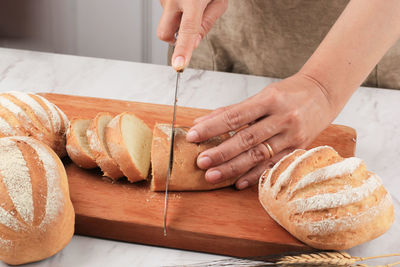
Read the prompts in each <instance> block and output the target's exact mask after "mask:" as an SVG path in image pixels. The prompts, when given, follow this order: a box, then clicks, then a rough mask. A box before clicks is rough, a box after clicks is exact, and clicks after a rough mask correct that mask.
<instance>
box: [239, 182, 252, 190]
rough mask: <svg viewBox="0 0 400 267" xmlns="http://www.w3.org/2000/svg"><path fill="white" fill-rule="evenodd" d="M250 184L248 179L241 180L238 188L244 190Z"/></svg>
mask: <svg viewBox="0 0 400 267" xmlns="http://www.w3.org/2000/svg"><path fill="white" fill-rule="evenodd" d="M248 186H249V182H248V181H247V180H244V181H241V182H240V183H239V184H238V186H237V189H239V190H243V189H245V188H246V187H248Z"/></svg>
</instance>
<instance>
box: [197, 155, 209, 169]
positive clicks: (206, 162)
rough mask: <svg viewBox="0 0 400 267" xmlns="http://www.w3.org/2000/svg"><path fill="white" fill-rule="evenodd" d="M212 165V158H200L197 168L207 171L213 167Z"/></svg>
mask: <svg viewBox="0 0 400 267" xmlns="http://www.w3.org/2000/svg"><path fill="white" fill-rule="evenodd" d="M211 163H212V162H211V158H210V157H207V156H200V157H199V158H198V159H197V166H199V168H201V169H207V168H208V167H210V166H211Z"/></svg>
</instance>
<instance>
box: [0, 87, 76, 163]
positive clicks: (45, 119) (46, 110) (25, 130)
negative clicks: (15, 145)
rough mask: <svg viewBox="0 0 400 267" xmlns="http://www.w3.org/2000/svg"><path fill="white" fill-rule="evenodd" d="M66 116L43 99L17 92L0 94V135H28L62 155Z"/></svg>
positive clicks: (66, 124)
mask: <svg viewBox="0 0 400 267" xmlns="http://www.w3.org/2000/svg"><path fill="white" fill-rule="evenodd" d="M68 124H69V121H68V118H67V116H66V115H65V114H64V113H63V112H62V111H61V110H60V109H59V108H58V107H57V106H56V105H54V104H53V103H51V102H50V101H48V100H47V99H46V98H44V97H42V96H39V95H36V94H33V93H25V92H18V91H9V92H4V93H1V94H0V137H6V136H29V137H33V138H35V139H37V140H40V141H42V142H44V143H45V144H46V145H48V146H50V147H51V148H52V149H53V150H54V151H55V152H56V153H57V155H58V156H59V157H60V158H61V157H63V156H65V155H66V150H65V142H66V136H65V132H66V129H67V128H68Z"/></svg>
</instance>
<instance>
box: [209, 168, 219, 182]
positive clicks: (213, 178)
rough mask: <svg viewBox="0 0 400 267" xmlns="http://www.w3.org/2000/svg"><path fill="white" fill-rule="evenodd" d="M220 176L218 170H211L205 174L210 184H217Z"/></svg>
mask: <svg viewBox="0 0 400 267" xmlns="http://www.w3.org/2000/svg"><path fill="white" fill-rule="evenodd" d="M221 176H222V174H221V172H220V171H218V170H213V171H210V172H207V173H206V178H207V181H209V182H211V183H217V182H219V180H220V179H221Z"/></svg>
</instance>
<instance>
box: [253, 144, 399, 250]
mask: <svg viewBox="0 0 400 267" xmlns="http://www.w3.org/2000/svg"><path fill="white" fill-rule="evenodd" d="M259 200H260V203H261V204H262V206H263V207H264V209H265V210H266V211H267V212H268V214H269V215H270V216H271V217H272V218H273V219H274V220H275V221H276V222H278V223H279V224H280V225H281V226H282V227H284V228H285V229H286V230H287V231H288V232H290V233H291V234H292V235H294V236H295V237H296V238H298V239H299V240H301V241H303V242H304V243H306V244H308V245H310V246H311V247H314V248H318V249H333V250H344V249H349V248H351V247H354V246H356V245H359V244H361V243H363V242H366V241H368V240H371V239H374V238H376V237H378V236H379V235H381V234H383V233H384V232H386V231H387V230H388V229H389V228H390V226H391V225H392V223H393V220H394V215H393V204H392V200H391V197H390V195H389V193H388V192H387V191H386V189H385V188H384V187H383V185H382V182H381V180H380V178H379V177H378V176H377V175H376V174H374V173H372V172H369V171H368V170H367V169H366V166H365V164H364V162H363V161H362V160H360V159H358V158H355V157H352V158H346V159H344V158H342V157H341V156H340V155H339V154H338V153H337V152H336V151H335V150H334V149H333V148H331V147H327V146H323V147H316V148H313V149H311V150H309V151H305V150H302V149H299V150H295V151H294V152H293V153H291V154H289V155H287V156H285V157H284V158H282V159H281V160H280V161H279V162H278V163H277V164H275V166H274V167H273V168H272V169H269V170H267V171H266V172H265V173H264V174H263V175H262V176H261V178H260V181H259Z"/></svg>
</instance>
